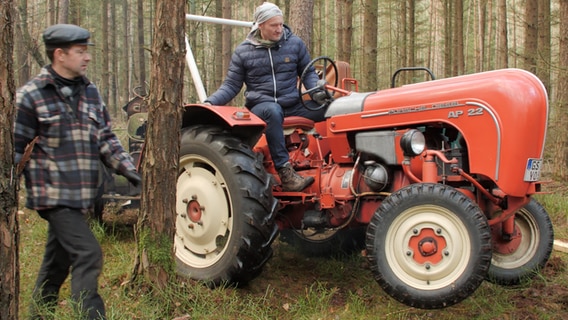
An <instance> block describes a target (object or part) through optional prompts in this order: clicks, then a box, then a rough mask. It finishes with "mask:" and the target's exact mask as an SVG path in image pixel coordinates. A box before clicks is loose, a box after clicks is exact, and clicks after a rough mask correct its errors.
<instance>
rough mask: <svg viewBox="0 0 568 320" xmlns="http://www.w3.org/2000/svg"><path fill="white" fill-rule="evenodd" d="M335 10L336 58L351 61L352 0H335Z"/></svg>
mask: <svg viewBox="0 0 568 320" xmlns="http://www.w3.org/2000/svg"><path fill="white" fill-rule="evenodd" d="M336 6H337V12H341V13H342V14H340V15H339V16H338V19H337V60H341V61H346V62H349V61H351V50H352V48H351V39H352V36H353V0H336Z"/></svg>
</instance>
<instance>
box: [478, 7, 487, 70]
mask: <svg viewBox="0 0 568 320" xmlns="http://www.w3.org/2000/svg"><path fill="white" fill-rule="evenodd" d="M477 20H478V21H477V35H476V37H475V38H476V39H477V42H476V49H475V72H481V71H483V62H484V60H485V59H487V56H486V55H485V53H486V52H485V49H486V48H485V38H486V32H485V31H486V26H487V0H479V2H478V3H477Z"/></svg>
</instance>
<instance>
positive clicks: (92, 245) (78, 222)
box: [32, 208, 105, 319]
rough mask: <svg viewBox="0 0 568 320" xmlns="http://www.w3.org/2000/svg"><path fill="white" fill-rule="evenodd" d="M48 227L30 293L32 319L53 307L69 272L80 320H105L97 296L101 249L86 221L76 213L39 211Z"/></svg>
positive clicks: (56, 209) (79, 213)
mask: <svg viewBox="0 0 568 320" xmlns="http://www.w3.org/2000/svg"><path fill="white" fill-rule="evenodd" d="M39 214H40V216H41V217H42V218H44V219H45V220H47V222H48V223H49V226H48V232H47V243H46V245H45V254H44V257H43V262H42V264H41V267H40V270H39V274H38V277H37V281H36V284H35V287H34V291H33V298H34V305H33V306H32V318H34V319H35V318H40V319H41V318H42V317H41V315H39V314H38V313H40V312H41V310H45V309H41V308H37V306H42V305H43V306H44V307H47V309H48V310H50V311H53V309H54V307H55V306H56V305H57V300H58V297H59V289H60V288H61V285H62V284H63V282H64V281H65V279H66V278H67V276H68V275H69V272H70V271H71V297H72V299H73V301H74V302H75V303H76V304H77V308H76V309H77V311H78V312H80V314H81V316H80V318H81V319H83V318H85V319H105V307H104V303H103V300H102V298H101V296H100V295H99V293H98V291H97V290H98V277H99V275H100V273H101V270H102V264H103V255H102V250H101V246H100V244H99V243H98V241H97V239H96V238H95V236H94V235H93V233H92V232H91V229H90V228H89V224H88V221H87V217H86V215H85V214H83V213H82V212H81V210H78V209H70V208H55V209H50V210H42V211H39Z"/></svg>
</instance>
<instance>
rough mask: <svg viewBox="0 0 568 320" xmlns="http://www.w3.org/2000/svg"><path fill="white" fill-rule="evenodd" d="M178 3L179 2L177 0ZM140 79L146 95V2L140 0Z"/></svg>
mask: <svg viewBox="0 0 568 320" xmlns="http://www.w3.org/2000/svg"><path fill="white" fill-rule="evenodd" d="M154 1H156V0H154ZM176 1H177V0H176ZM137 32H138V69H139V70H138V77H139V79H140V87H141V88H142V92H141V93H142V94H141V95H145V94H146V58H145V54H144V0H138V30H137Z"/></svg>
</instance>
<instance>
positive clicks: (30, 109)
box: [14, 67, 134, 210]
mask: <svg viewBox="0 0 568 320" xmlns="http://www.w3.org/2000/svg"><path fill="white" fill-rule="evenodd" d="M84 83H85V89H84V90H82V93H81V97H80V100H79V106H78V110H77V111H78V112H77V113H75V112H74V111H72V108H71V107H70V106H69V105H68V104H67V103H66V101H65V98H64V96H63V95H62V94H61V92H60V90H59V89H58V88H57V86H56V85H55V80H54V78H53V76H52V75H51V74H50V73H49V71H48V69H47V68H46V67H44V68H42V70H41V72H40V74H39V75H37V76H36V77H35V78H34V79H32V80H31V81H30V82H28V83H27V84H26V85H24V86H23V87H22V88H20V89H19V90H18V92H17V95H16V104H17V112H16V121H15V125H14V139H15V140H14V141H15V155H16V159H15V160H16V163H18V162H19V161H20V160H21V158H22V156H23V153H24V150H25V148H26V145H27V144H28V143H29V142H30V141H31V140H32V139H33V138H34V137H36V136H38V137H39V139H38V140H37V142H36V144H35V145H34V148H33V151H32V153H31V157H30V160H29V162H28V163H27V165H26V167H25V170H24V172H23V174H24V177H25V180H26V191H27V201H26V207H28V208H30V209H34V210H43V209H50V208H54V207H60V206H64V207H70V208H76V209H89V208H91V207H92V206H93V204H94V199H95V197H96V194H97V190H98V184H99V169H100V161H101V160H102V162H103V163H104V164H105V165H106V166H107V167H109V168H112V169H114V170H115V171H116V172H123V171H124V170H134V165H133V163H132V158H131V157H130V155H129V154H128V153H127V152H126V151H125V150H124V148H123V147H122V145H121V144H120V141H119V140H118V138H117V136H116V135H115V134H114V133H113V132H112V131H111V121H110V116H109V114H108V111H107V110H106V106H105V105H104V103H103V102H102V99H101V97H100V95H99V92H98V90H97V88H96V87H95V85H94V84H92V83H90V82H89V81H88V79H86V78H84Z"/></svg>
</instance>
